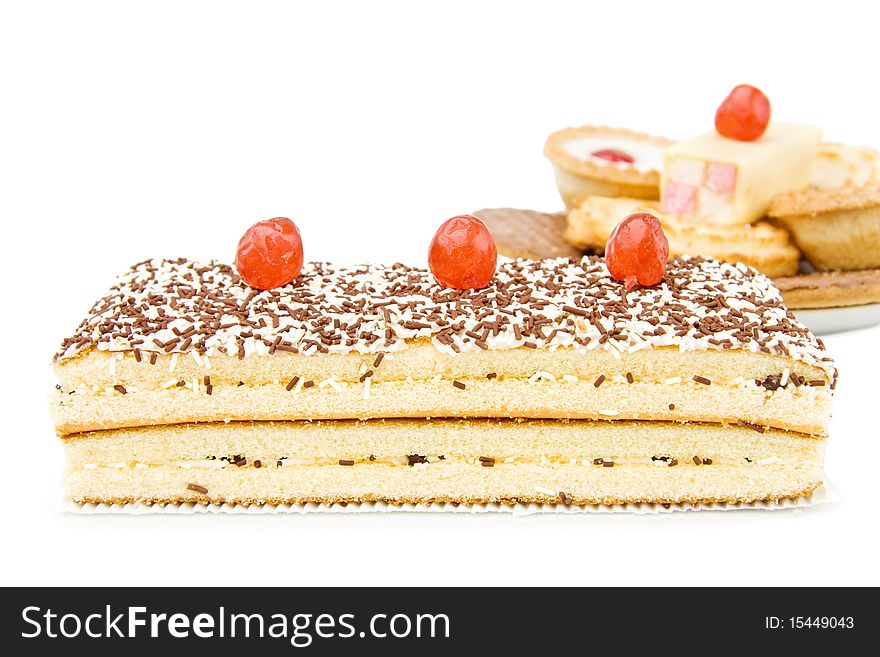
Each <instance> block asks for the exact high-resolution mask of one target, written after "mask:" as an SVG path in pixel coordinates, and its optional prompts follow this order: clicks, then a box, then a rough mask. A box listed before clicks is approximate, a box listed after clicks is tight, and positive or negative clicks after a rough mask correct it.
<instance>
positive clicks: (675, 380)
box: [663, 376, 681, 386]
mask: <svg viewBox="0 0 880 657" xmlns="http://www.w3.org/2000/svg"><path fill="white" fill-rule="evenodd" d="M663 383H665V384H666V385H668V386H672V385H675V384H677V383H681V377H680V376H673V377H671V378H669V379H666V380H665V381H664V382H663Z"/></svg>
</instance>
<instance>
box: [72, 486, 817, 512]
mask: <svg viewBox="0 0 880 657" xmlns="http://www.w3.org/2000/svg"><path fill="white" fill-rule="evenodd" d="M823 483H824V482H822V481H818V482H816V483H814V484H811V485H809V486H807V487H805V488H802V489H800V490H792V491H790V492H787V493H772V494H768V495H766V496H759V497H755V496H745V497H731V496H728V497H682V498H676V499H673V498H657V499H643V498H640V497H628V498H624V497H601V498H587V497H571V496H567V497H566V498H565V501H563V498H562V496H560V495H556V496H555V497H553V496H551V495H521V496H516V497H472V496H464V495H459V496H446V497H417V496H414V497H405V498H387V497H382V496H378V495H361V496H358V497H339V496H333V497H328V496H323V497H299V498H286V497H282V498H273V499H263V498H245V497H242V498H235V499H226V498H222V497H217V498H215V497H212V496H210V495H208V496H203V498H202V499H199V500H193V499H192V498H189V497H185V496H176V497H174V496H172V497H163V498H155V497H154V498H140V497H139V498H135V497H82V498H72V501H73V502H75V503H76V504H108V505H109V504H118V505H123V504H150V505H152V504H183V503H192V502H194V501H195V502H199V503H203V504H235V505H241V506H264V505H277V504H296V505H305V504H324V505H348V504H365V503H374V502H382V503H385V504H389V505H391V506H403V505H428V504H452V505H462V506H475V505H480V504H500V505H503V506H516V505H518V504H566V505H572V506H598V505H604V506H613V505H620V504H659V505H665V506H671V505H674V504H684V505H691V506H706V505H711V504H750V503H754V502H774V501H777V500H784V499H794V498H798V497H805V496H808V495H812V494H813V492H815V491H816V490H817V489H818V488H821V487H822V485H823ZM560 492H563V491H560Z"/></svg>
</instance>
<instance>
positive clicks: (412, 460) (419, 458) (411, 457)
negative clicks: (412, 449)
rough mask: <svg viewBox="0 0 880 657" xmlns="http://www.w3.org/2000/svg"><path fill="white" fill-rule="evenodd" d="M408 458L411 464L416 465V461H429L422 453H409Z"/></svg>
mask: <svg viewBox="0 0 880 657" xmlns="http://www.w3.org/2000/svg"><path fill="white" fill-rule="evenodd" d="M406 460H407V461H409V464H410V465H415V464H416V463H427V462H428V459H427V458H426V457H424V456H422V455H421V454H407V455H406Z"/></svg>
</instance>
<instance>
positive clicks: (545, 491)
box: [535, 486, 557, 497]
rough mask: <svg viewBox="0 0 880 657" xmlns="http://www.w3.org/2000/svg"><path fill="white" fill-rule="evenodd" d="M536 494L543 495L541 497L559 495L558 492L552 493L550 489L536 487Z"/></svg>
mask: <svg viewBox="0 0 880 657" xmlns="http://www.w3.org/2000/svg"><path fill="white" fill-rule="evenodd" d="M535 492H536V493H541V495H552V496H553V497H556V495H557V493H556V491H552V490H550V489H549V488H542V487H541V486H535Z"/></svg>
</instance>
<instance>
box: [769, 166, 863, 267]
mask: <svg viewBox="0 0 880 657" xmlns="http://www.w3.org/2000/svg"><path fill="white" fill-rule="evenodd" d="M769 215H770V216H771V217H772V218H774V219H776V220H778V221H779V222H780V223H781V224H782V225H783V226H785V227H786V228H787V229H788V230H790V231H791V233H792V235H793V237H794V240H795V242H796V243H797V245H798V246H799V247H800V249H801V250H802V251H803V252H804V255H805V256H806V258H807V260H809V261H810V264H812V265H813V267H815V268H816V269H818V270H820V271H828V270H834V269H873V268H878V267H880V183H870V184H867V185H864V186H862V187H854V186H848V187H837V188H834V189H810V190H804V191H802V192H798V193H796V194H789V195H786V196H783V197H780V198H777V199H776V200H775V201H774V202H773V205H772V206H771V207H770V211H769Z"/></svg>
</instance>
